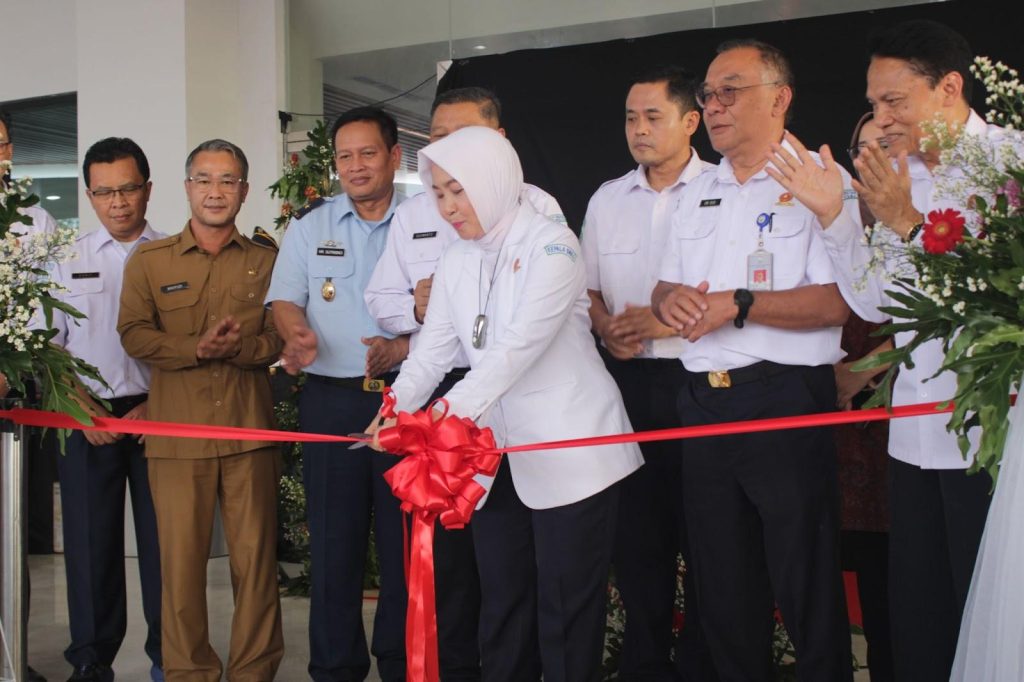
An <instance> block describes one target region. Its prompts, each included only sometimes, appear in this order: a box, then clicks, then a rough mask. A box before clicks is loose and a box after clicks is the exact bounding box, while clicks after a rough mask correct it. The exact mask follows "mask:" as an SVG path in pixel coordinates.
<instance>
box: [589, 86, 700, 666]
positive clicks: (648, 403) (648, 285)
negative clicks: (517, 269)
mask: <svg viewBox="0 0 1024 682" xmlns="http://www.w3.org/2000/svg"><path fill="white" fill-rule="evenodd" d="M695 87H696V79H695V78H694V76H693V75H692V74H690V73H689V72H687V71H685V70H683V69H681V68H679V67H676V66H660V67H656V68H653V69H649V70H648V71H647V72H645V73H642V74H640V75H638V76H637V77H636V78H635V79H634V80H633V82H632V83H631V86H630V88H629V93H628V94H627V96H626V142H627V143H628V145H629V150H630V153H631V154H632V155H633V159H634V161H636V162H637V164H638V166H637V168H635V169H633V170H631V171H630V172H628V173H626V174H625V175H623V176H622V177H620V178H617V179H615V180H609V181H608V182H606V183H604V184H603V185H601V187H600V188H599V189H598V190H597V192H595V193H594V196H593V197H591V199H590V203H589V205H588V206H587V214H586V218H585V219H584V222H583V231H582V235H581V241H582V249H583V260H584V262H585V264H586V269H587V289H588V293H589V295H590V299H591V306H590V319H591V321H592V322H593V326H594V331H595V332H596V333H597V334H598V336H599V337H600V339H601V345H602V346H603V348H602V349H601V351H602V352H601V354H602V356H603V358H604V360H605V365H606V366H607V367H608V371H609V372H610V373H611V375H612V376H613V377H614V378H615V382H616V383H617V384H618V386H619V390H621V391H622V398H623V401H624V402H625V405H626V411H627V412H628V413H629V419H630V422H632V424H633V428H634V429H636V430H637V431H648V430H653V429H665V428H672V427H676V426H679V416H678V413H677V412H676V409H675V398H676V395H677V394H678V393H679V388H680V386H681V384H682V379H683V368H682V365H681V364H680V362H679V356H680V355H681V354H682V350H683V344H684V343H686V342H685V341H684V340H683V339H681V338H680V337H679V336H678V335H677V334H676V332H675V330H674V329H672V328H671V327H667V326H665V325H663V324H661V322H659V321H658V320H657V319H656V318H655V317H654V314H653V312H652V311H651V306H650V300H651V291H652V290H653V289H654V285H655V284H657V282H658V269H659V266H660V265H661V256H662V254H663V253H664V250H665V243H666V241H667V239H668V232H669V228H670V223H671V218H672V211H673V209H674V208H675V205H676V203H677V202H678V201H679V196H680V194H681V193H682V190H683V188H684V187H685V186H686V185H687V184H688V183H689V182H690V181H691V180H693V179H694V178H695V177H697V176H698V175H700V174H701V173H702V172H705V171H707V170H709V169H713V168H714V165H713V164H710V163H707V162H705V161H702V160H701V159H700V157H699V156H698V155H697V152H696V150H694V149H693V148H692V147H691V146H690V138H691V136H692V135H693V134H694V133H695V132H696V130H697V127H698V126H699V125H700V111H698V109H697V102H696V100H694V97H693V91H694V88H695ZM640 448H641V450H642V451H643V454H644V461H645V464H646V466H643V467H641V468H640V469H638V470H637V471H636V472H634V473H633V474H631V475H630V476H629V478H627V479H626V480H625V481H623V484H622V485H623V487H622V496H621V497H620V499H619V516H618V530H617V532H616V540H615V553H614V556H613V564H614V566H615V582H616V585H617V587H618V589H619V592H620V594H621V595H622V601H623V605H624V606H625V610H626V629H625V633H624V635H623V643H622V653H621V654H620V657H619V673H620V674H621V675H622V676H623V677H624V679H644V680H672V679H675V677H674V673H673V663H672V657H671V652H672V648H673V642H672V624H673V616H672V611H673V607H674V602H675V591H676V554H677V553H680V552H681V553H682V556H683V561H684V562H685V563H686V565H687V566H688V567H689V565H690V563H691V562H690V554H689V551H688V548H687V543H686V542H685V532H684V527H683V523H682V501H681V499H680V497H679V491H680V488H681V485H682V482H681V480H680V477H679V476H680V466H681V462H680V454H681V449H680V447H679V443H678V442H675V441H667V442H659V443H644V444H641V446H640ZM692 575H693V573H692V571H689V570H688V571H687V572H686V574H685V578H684V583H685V593H686V594H688V595H692V594H693V592H694V589H693V580H692ZM699 627H700V626H699V620H698V611H697V601H696V599H690V600H687V601H686V621H685V626H684V631H683V634H682V637H681V641H680V647H679V650H678V652H677V655H676V657H675V661H676V663H675V667H678V668H680V669H681V670H686V671H687V672H688V673H689V674H688V676H687V679H689V678H692V679H707V678H708V676H709V673H707V672H705V670H706V668H705V666H706V665H707V664H708V661H707V660H706V659H707V653H706V647H705V645H703V643H702V641H701V638H700V635H699V632H700V629H699Z"/></svg>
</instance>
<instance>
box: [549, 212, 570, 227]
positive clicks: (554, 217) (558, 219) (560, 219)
mask: <svg viewBox="0 0 1024 682" xmlns="http://www.w3.org/2000/svg"><path fill="white" fill-rule="evenodd" d="M548 220H550V221H551V222H553V223H558V224H559V225H568V224H569V221H568V220H566V219H565V216H564V215H562V214H561V213H552V214H551V215H549V216H548Z"/></svg>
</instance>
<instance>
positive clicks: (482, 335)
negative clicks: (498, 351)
mask: <svg viewBox="0 0 1024 682" xmlns="http://www.w3.org/2000/svg"><path fill="white" fill-rule="evenodd" d="M486 340H487V316H486V315H484V314H483V313H481V314H480V315H477V316H476V320H474V321H473V338H472V341H473V348H476V349H477V350H479V349H481V348H483V347H484V342H485V341H486Z"/></svg>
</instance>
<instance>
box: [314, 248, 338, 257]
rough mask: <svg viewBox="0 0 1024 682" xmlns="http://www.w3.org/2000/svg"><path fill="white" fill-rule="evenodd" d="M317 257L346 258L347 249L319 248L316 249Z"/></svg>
mask: <svg viewBox="0 0 1024 682" xmlns="http://www.w3.org/2000/svg"><path fill="white" fill-rule="evenodd" d="M316 255H318V256H344V255H345V249H342V248H339V247H332V246H318V247H317V249H316Z"/></svg>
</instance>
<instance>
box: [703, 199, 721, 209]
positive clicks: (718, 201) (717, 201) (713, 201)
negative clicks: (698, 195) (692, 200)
mask: <svg viewBox="0 0 1024 682" xmlns="http://www.w3.org/2000/svg"><path fill="white" fill-rule="evenodd" d="M721 205H722V200H721V199H701V200H700V207H701V208H708V207H710V206H721Z"/></svg>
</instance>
